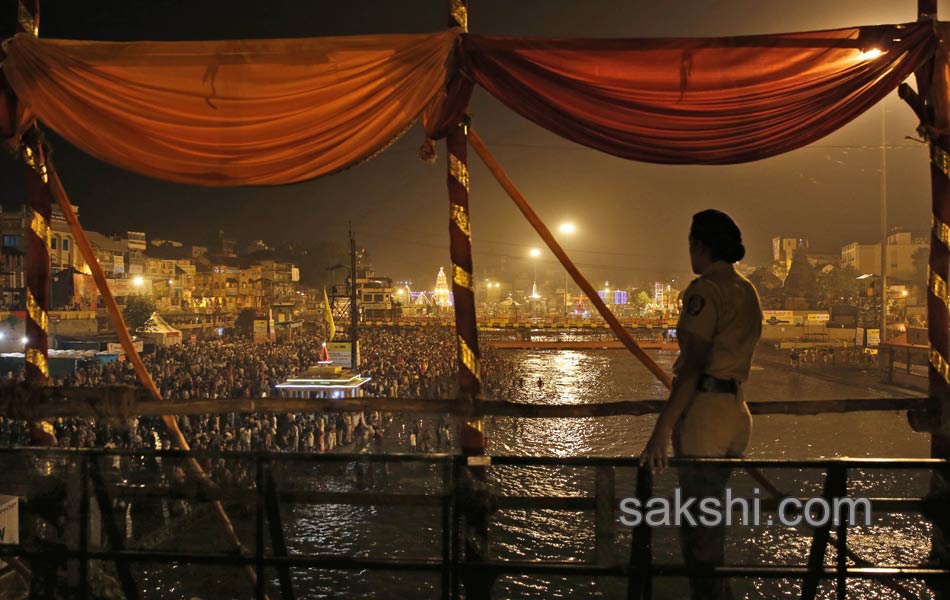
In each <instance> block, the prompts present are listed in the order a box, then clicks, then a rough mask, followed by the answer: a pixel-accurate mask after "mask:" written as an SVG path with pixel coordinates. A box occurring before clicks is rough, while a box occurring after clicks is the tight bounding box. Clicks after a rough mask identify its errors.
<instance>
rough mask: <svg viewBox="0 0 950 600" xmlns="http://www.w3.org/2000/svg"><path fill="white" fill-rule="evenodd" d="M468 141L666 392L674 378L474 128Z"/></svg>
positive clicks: (616, 332) (602, 314)
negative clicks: (572, 256) (571, 254)
mask: <svg viewBox="0 0 950 600" xmlns="http://www.w3.org/2000/svg"><path fill="white" fill-rule="evenodd" d="M468 141H469V143H470V144H471V145H472V148H473V149H474V150H475V153H476V154H478V156H479V158H481V159H482V162H484V163H485V166H487V167H488V170H489V171H491V174H492V175H494V176H495V179H497V180H498V183H499V184H501V187H502V188H504V190H505V191H506V192H508V195H509V196H510V197H511V199H512V200H514V201H515V204H516V205H517V206H518V209H519V210H520V211H521V214H523V215H524V216H525V218H526V219H527V220H528V222H529V223H531V226H532V227H534V230H535V231H537V232H538V235H540V236H541V239H542V240H544V243H545V244H547V246H548V248H550V249H551V252H553V253H554V256H556V257H557V259H558V260H559V261H560V262H561V264H562V265H563V266H564V268H565V269H567V272H568V273H569V274H570V275H571V279H573V280H574V283H576V284H577V285H578V286H579V287H580V288H581V289H582V290H584V293H585V294H586V295H587V297H588V299H590V301H591V303H592V304H593V305H594V306H595V307H596V308H597V312H599V313H600V316H602V317H603V318H604V320H605V321H607V324H608V325H610V329H611V331H613V332H614V334H616V336H617V338H618V339H619V340H620V341H621V342H623V345H624V346H626V347H627V349H628V350H630V352H632V353H633V355H634V356H636V357H637V358H638V359H639V360H640V362H641V363H643V365H644V366H645V367H646V368H647V369H649V370H650V372H651V373H653V374H654V375H655V376H656V378H657V379H659V380H660V382H661V383H663V385H665V386H666V388H667V389H671V388H672V387H673V379H672V378H671V377H670V375H669V373H667V372H666V371H664V370H663V367H661V366H660V365H658V364H657V363H656V361H655V360H653V358H651V357H650V355H648V354H647V353H646V352H644V351H643V348H641V347H640V344H638V343H637V341H636V340H635V339H633V336H632V335H630V332H629V331H627V330H626V328H625V327H624V326H623V324H622V323H620V320H619V319H617V317H616V315H614V313H613V312H611V311H610V309H609V308H607V305H606V304H604V301H603V300H602V299H601V298H600V296H598V295H597V290H595V289H594V286H592V285H591V284H590V282H589V281H587V278H585V277H584V276H583V275H582V274H581V272H580V271H579V270H578V269H577V267H576V266H575V265H574V262H573V261H572V260H571V259H570V257H569V256H568V255H567V253H566V252H564V249H563V248H561V245H560V244H559V243H558V242H557V240H556V239H555V238H554V236H553V235H552V234H551V230H550V229H548V227H547V225H545V224H544V222H543V221H541V218H540V217H538V214H537V213H536V212H534V209H533V208H531V205H530V204H528V200H527V199H526V198H525V197H524V196H523V195H522V194H521V191H520V190H518V188H517V187H515V184H514V183H512V181H511V179H509V178H508V175H507V174H506V173H505V170H504V169H503V168H502V166H501V165H500V164H499V163H498V161H497V160H496V159H495V157H494V156H493V155H492V153H491V152H490V151H489V150H488V147H487V146H485V142H483V141H482V138H481V137H480V136H479V135H478V133H477V132H476V131H475V129H473V128H469V132H468Z"/></svg>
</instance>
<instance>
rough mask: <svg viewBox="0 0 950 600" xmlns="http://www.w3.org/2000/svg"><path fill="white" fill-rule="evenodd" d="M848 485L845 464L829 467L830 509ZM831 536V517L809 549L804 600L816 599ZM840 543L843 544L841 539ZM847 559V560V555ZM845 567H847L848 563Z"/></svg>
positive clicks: (827, 493) (824, 494)
mask: <svg viewBox="0 0 950 600" xmlns="http://www.w3.org/2000/svg"><path fill="white" fill-rule="evenodd" d="M847 486H848V480H847V475H846V469H845V466H844V465H842V464H840V463H836V464H833V465H831V466H830V467H828V475H827V476H826V477H825V489H824V492H822V497H823V498H824V499H825V500H826V501H827V502H828V507H829V510H830V509H831V506H832V501H831V499H832V498H835V497H837V498H843V497H844V496H845V495H846V494H847ZM830 538H831V520H830V519H829V520H828V521H827V522H826V523H825V524H824V525H822V526H821V527H818V528H816V529H815V535H814V537H812V541H811V549H810V550H809V551H808V573H807V574H806V575H805V580H804V581H803V582H802V600H814V598H815V596H816V594H817V593H818V584H819V583H820V582H821V572H822V570H823V569H824V568H825V552H826V549H827V547H828V540H829V539H830ZM838 543H839V545H840V544H841V542H840V540H839V542H838ZM845 560H847V558H846V557H845ZM845 568H847V566H846V565H845ZM839 576H840V575H839ZM843 587H844V586H843V585H842V588H843Z"/></svg>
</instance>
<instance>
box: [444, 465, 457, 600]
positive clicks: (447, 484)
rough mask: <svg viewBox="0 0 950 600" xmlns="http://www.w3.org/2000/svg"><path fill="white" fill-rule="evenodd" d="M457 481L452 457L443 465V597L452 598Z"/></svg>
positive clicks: (447, 599)
mask: <svg viewBox="0 0 950 600" xmlns="http://www.w3.org/2000/svg"><path fill="white" fill-rule="evenodd" d="M454 521H455V481H454V477H453V466H452V459H451V458H449V459H448V460H446V462H445V463H443V465H442V598H444V599H445V600H449V599H450V598H452V595H453V594H452V589H453V587H452V585H453V584H452V580H453V578H454V577H455V576H456V573H455V564H454V561H453V554H454V549H455V548H454V542H455V535H454V531H455V525H454Z"/></svg>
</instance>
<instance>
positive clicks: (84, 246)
mask: <svg viewBox="0 0 950 600" xmlns="http://www.w3.org/2000/svg"><path fill="white" fill-rule="evenodd" d="M48 171H49V188H50V191H51V192H52V194H53V197H54V198H55V199H56V201H57V202H58V203H59V207H60V209H61V210H62V212H63V216H64V217H65V219H66V222H67V223H68V224H69V229H70V232H71V233H72V234H73V239H74V240H75V244H76V245H77V246H78V247H79V251H80V252H81V253H82V257H83V259H84V260H85V261H86V264H88V265H89V268H90V269H91V270H92V277H93V279H94V280H95V282H96V287H98V288H99V293H100V294H101V295H102V299H103V301H104V302H105V305H106V310H107V311H108V313H109V317H110V318H111V319H112V323H113V324H114V325H115V329H116V333H117V334H118V337H119V343H120V344H121V345H122V349H123V350H125V354H126V356H127V357H128V359H129V360H130V361H131V362H132V366H133V368H134V369H135V373H136V374H137V375H138V377H139V380H140V381H141V383H142V385H143V386H145V389H146V390H147V391H148V392H149V394H150V395H151V396H152V397H153V398H154V401H155V402H156V403H157V404H159V403H161V400H162V394H161V392H160V391H159V390H158V387H157V386H156V385H155V381H154V380H153V379H152V376H151V375H150V374H149V372H148V368H147V367H146V366H145V363H144V362H143V361H142V357H141V356H139V353H138V351H137V350H136V349H135V346H134V344H133V343H132V336H131V335H130V334H129V329H128V327H126V325H125V319H123V318H122V312H121V311H120V310H119V305H118V304H117V303H116V301H115V297H114V296H113V295H112V291H111V290H110V289H109V285H108V282H107V281H106V275H105V272H104V271H103V270H102V265H100V264H99V261H98V259H97V258H96V253H95V251H94V250H93V248H92V244H91V243H90V242H89V238H88V236H86V232H85V231H84V230H83V228H82V226H81V225H80V224H79V217H77V216H76V213H75V211H74V210H73V206H72V203H71V202H70V201H69V197H68V196H67V195H66V190H65V189H64V188H63V184H62V181H60V179H59V174H58V173H57V172H56V168H55V167H54V165H53V162H52V161H50V162H49V165H48ZM161 417H162V421H163V422H164V423H165V427H166V428H167V429H168V433H169V435H170V436H171V438H172V441H173V442H174V444H175V445H176V446H177V447H178V448H180V449H181V450H190V447H189V445H188V441H187V440H186V439H185V436H184V434H183V433H182V432H181V429H179V428H178V420H177V419H176V418H175V416H174V415H172V414H168V413H167V412H166V413H162V415H161ZM186 465H187V466H188V468H189V471H190V472H191V475H192V476H193V477H195V478H196V479H197V480H198V481H199V482H200V483H201V484H203V485H213V483H212V482H211V480H210V478H208V476H207V474H206V473H205V472H204V471H203V470H202V468H201V466H200V465H199V464H198V461H196V460H194V459H190V460H188V461H187V462H186ZM213 510H214V513H215V515H216V516H217V518H218V521H219V522H220V523H221V526H222V528H223V529H224V534H225V538H226V539H227V540H228V542H229V543H230V544H231V545H232V546H234V548H235V550H237V551H238V552H242V553H243V551H244V546H243V545H242V544H241V540H240V538H238V535H237V532H236V531H235V529H234V525H232V524H231V519H229V518H228V515H227V513H226V512H225V511H224V506H222V505H221V503H220V502H218V501H215V502H214V504H213ZM243 571H244V573H245V575H246V576H247V577H248V579H249V580H250V582H251V584H252V585H256V583H257V575H256V574H255V572H254V569H253V567H252V566H250V565H245V566H244V567H243Z"/></svg>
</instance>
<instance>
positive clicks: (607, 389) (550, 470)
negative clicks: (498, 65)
mask: <svg viewBox="0 0 950 600" xmlns="http://www.w3.org/2000/svg"><path fill="white" fill-rule="evenodd" d="M509 352H510V357H511V358H512V359H513V362H514V363H515V364H517V365H519V366H518V369H519V372H518V373H512V374H511V377H512V378H513V381H514V380H517V377H519V376H520V377H523V378H524V379H525V380H526V382H529V383H527V384H526V385H525V386H524V387H523V388H522V389H521V390H520V391H519V392H518V395H519V397H516V398H514V400H517V401H521V402H536V403H554V402H559V403H569V402H576V403H591V402H607V401H613V400H619V399H636V398H663V397H664V394H665V390H664V388H663V387H662V385H661V384H659V383H658V382H656V380H655V379H654V378H653V376H652V375H651V374H650V373H649V372H648V371H647V370H646V369H645V368H643V367H642V366H641V365H639V363H637V362H636V360H635V359H634V358H632V357H631V356H630V355H628V354H627V353H625V352H622V351H617V350H602V351H597V350H590V351H568V350H560V351H529V350H524V351H521V350H518V351H509ZM653 356H654V358H655V359H656V360H657V362H659V364H660V365H661V366H663V367H664V368H665V369H667V370H669V369H670V367H671V366H672V361H673V359H674V355H673V354H671V353H663V352H654V353H653ZM539 378H540V379H541V380H542V382H543V385H542V386H541V387H540V388H539V387H538V386H537V384H536V382H537V380H538V379H539ZM868 381H869V378H868V377H863V378H862V377H855V378H854V379H853V380H850V381H848V380H843V378H841V377H830V376H827V375H825V376H821V375H816V374H807V373H803V372H800V371H791V370H789V369H786V368H782V367H780V366H768V365H764V366H763V365H756V366H755V367H754V370H753V373H752V377H751V379H750V381H749V382H748V383H747V384H746V386H745V393H746V398H747V399H749V400H803V399H832V398H856V397H876V396H889V395H895V391H894V390H891V391H885V390H879V389H876V386H872V385H869V383H868ZM654 420H655V416H647V417H609V418H589V419H510V418H497V419H493V420H491V421H489V423H488V436H489V439H490V443H491V448H490V452H491V454H495V455H501V454H516V455H537V456H550V455H553V456H630V455H636V454H638V453H639V452H640V450H641V449H642V448H643V446H644V444H645V443H646V440H647V439H648V437H649V435H650V432H651V430H652V426H653V422H654ZM433 421H434V418H433ZM407 427H411V422H410V421H409V420H407V419H401V418H399V417H397V418H396V420H395V421H394V422H393V423H392V424H391V425H390V426H389V428H388V430H387V440H386V444H387V445H390V446H391V447H393V448H396V447H399V448H403V447H404V446H401V445H400V446H397V444H398V443H400V442H401V439H402V436H403V435H405V431H406V430H407ZM928 444H929V439H928V436H927V435H925V434H920V433H915V432H913V431H912V430H911V429H910V427H909V426H908V425H907V421H906V416H905V414H904V413H902V412H898V411H893V412H868V413H850V414H844V415H823V416H808V417H801V416H756V417H755V418H754V431H753V436H752V442H751V446H750V448H749V450H748V452H747V455H748V456H750V457H763V458H789V459H792V458H821V457H833V456H848V457H921V458H922V457H927V456H928V453H929V446H928ZM490 472H491V486H492V488H493V490H494V491H496V492H498V493H502V494H506V495H526V496H527V495H535V496H539V495H562V496H585V495H586V496H589V495H592V493H593V481H594V473H593V470H592V469H581V468H578V469H568V468H563V467H557V468H554V467H518V468H515V467H492V468H491V469H490ZM278 475H279V478H280V479H281V481H280V485H297V486H303V487H307V488H310V489H322V490H333V491H351V490H353V489H354V482H353V479H352V478H351V477H350V476H349V475H348V474H347V473H346V472H345V471H341V469H339V468H336V469H326V468H322V467H294V468H293V469H288V470H285V471H282V472H280V473H279V474H278ZM375 475H376V476H375V477H373V479H372V483H371V488H372V489H373V490H378V491H382V492H389V493H423V492H427V493H434V492H436V491H437V490H438V489H439V485H440V484H439V473H438V472H437V470H436V469H434V468H429V467H426V466H422V465H392V466H391V467H390V468H389V473H388V474H382V473H379V472H377V473H375ZM767 475H768V476H769V477H770V478H771V479H772V480H773V481H774V482H775V483H776V484H777V485H778V486H779V488H780V489H783V490H787V491H790V492H791V493H794V494H795V495H799V496H815V495H820V494H821V488H822V484H823V481H824V477H823V474H822V473H820V472H818V471H803V470H794V471H778V470H774V471H770V472H767ZM633 480H634V473H633V470H632V469H629V470H624V469H619V470H618V471H617V485H618V496H619V497H624V496H627V495H632V494H633V491H634V486H633ZM927 482H928V477H927V475H926V474H925V473H922V472H902V473H897V472H888V471H885V472H874V473H854V474H852V476H851V478H850V480H849V487H848V491H849V495H851V496H869V497H884V496H915V495H916V496H919V495H922V494H924V493H925V492H926V489H927ZM675 483H676V474H675V473H674V472H667V473H665V474H662V475H660V476H659V477H658V479H657V482H656V484H655V494H657V495H666V494H671V493H672V489H673V487H674V486H675ZM730 485H731V486H732V487H733V489H734V490H736V495H744V496H746V497H752V495H753V494H754V492H753V490H754V488H756V487H757V486H756V484H755V483H754V482H753V481H752V480H751V479H750V478H749V476H748V475H746V474H744V473H740V472H737V473H736V474H734V475H733V478H732V480H731V482H730ZM235 518H236V521H237V524H238V529H239V532H240V533H241V535H242V536H243V537H245V538H246V539H248V540H250V539H253V512H252V511H248V512H246V513H245V514H244V515H243V516H241V514H240V513H239V514H238V516H236V517H235ZM283 519H284V523H285V531H286V535H287V537H288V540H287V541H288V546H289V549H290V551H291V552H307V553H319V554H336V555H348V556H361V557H373V558H381V557H425V556H430V557H435V556H438V555H439V551H440V550H439V549H440V540H441V537H440V536H441V528H440V520H439V515H438V512H437V511H436V510H432V509H428V508H405V507H358V506H343V505H330V506H292V507H285V508H284V509H283ZM214 527H215V525H214V524H207V525H204V524H202V525H200V526H199V527H196V528H195V530H194V531H190V532H185V536H184V539H185V541H184V545H185V546H194V548H195V549H197V547H201V548H202V549H204V550H207V549H208V548H207V541H208V539H209V535H211V530H212V529H211V528H214ZM728 535H729V540H728V561H729V562H730V563H732V564H747V565H759V566H761V565H765V564H772V565H792V564H804V563H805V562H807V556H808V550H809V544H810V541H811V535H810V532H809V531H808V530H807V529H804V528H802V529H794V528H783V527H779V526H774V527H758V528H746V527H739V526H735V527H732V528H729V534H728ZM491 540H492V546H491V549H492V553H493V555H494V556H495V557H496V558H499V559H541V558H543V559H556V560H572V561H586V560H592V559H593V557H594V523H593V515H592V513H591V512H585V513H577V512H565V511H516V510H504V511H499V512H498V513H496V514H495V515H494V517H493V519H492V523H491ZM848 544H849V547H850V548H851V549H852V550H853V551H854V552H855V553H857V554H858V555H861V556H864V557H868V558H869V559H871V560H873V561H875V562H876V563H878V564H884V565H897V564H917V563H920V562H922V561H924V560H925V559H926V557H927V553H928V550H929V545H930V527H929V525H928V524H927V523H926V522H924V521H923V520H922V519H921V518H920V517H919V516H917V515H912V514H907V515H881V514H875V515H874V517H873V520H872V524H871V525H870V526H869V527H857V528H855V529H852V530H850V531H849V535H848ZM179 547H180V546H179ZM629 547H630V532H629V530H627V529H625V528H624V527H622V526H620V525H619V523H618V525H617V528H616V539H615V544H614V547H613V548H612V552H613V557H614V558H615V559H616V560H618V561H625V560H626V559H627V557H628V556H629ZM187 549H192V548H190V547H189V548H187ZM654 557H655V561H656V562H658V563H666V564H671V563H679V561H680V552H679V546H678V538H677V532H676V530H675V529H672V528H658V529H656V530H655V531H654ZM826 560H827V561H828V562H827V564H833V563H832V562H831V561H833V560H834V551H833V549H829V552H828V557H827V559H826ZM143 578H144V579H145V581H143V585H144V586H145V587H146V588H150V587H151V588H152V589H154V590H155V592H154V595H150V596H149V597H156V598H178V597H181V598H189V597H191V596H192V595H194V596H200V597H202V598H232V597H233V598H238V597H249V593H250V592H249V590H248V588H247V585H246V582H245V581H244V580H243V579H242V578H241V577H240V576H239V575H238V574H237V573H236V572H234V571H233V570H232V571H229V572H227V576H224V575H222V572H221V571H220V570H217V569H208V570H207V571H202V569H200V568H194V567H170V568H168V569H163V570H161V571H158V572H156V571H151V572H150V573H149V574H148V575H144V574H143ZM160 581H161V583H160ZM271 583H272V584H273V585H276V581H274V580H273V578H272V582H271ZM294 584H295V586H296V592H297V596H298V597H299V598H381V599H382V598H437V597H439V591H440V588H439V576H438V574H437V573H435V574H431V575H430V574H406V573H380V572H338V571H325V570H324V571H319V570H315V569H309V570H301V571H300V572H295V573H294ZM733 585H734V590H735V593H736V597H737V598H748V599H760V598H761V599H768V598H786V597H787V598H793V597H796V596H797V595H798V594H800V587H799V584H798V583H797V582H794V581H777V580H764V579H752V580H736V581H735V582H734V584H733ZM907 585H908V589H909V590H910V591H911V595H912V596H916V597H920V598H929V597H932V596H931V595H930V593H929V591H928V590H927V588H926V586H924V585H923V584H922V583H920V582H908V584H907ZM686 589H687V588H686V582H685V581H683V580H680V579H672V578H667V579H658V580H657V581H656V583H655V586H654V597H655V598H657V599H680V598H685V597H687V592H686ZM276 590H277V588H276V587H274V588H273V589H272V593H273V595H276V596H279V594H276ZM833 592H834V588H833V585H832V584H831V583H830V582H829V583H825V584H823V587H822V588H821V592H820V594H819V597H822V598H832V597H833ZM494 594H495V597H496V598H505V599H513V598H531V599H542V598H544V599H548V598H623V597H625V594H626V588H625V583H624V582H623V581H621V580H615V579H610V578H603V579H601V580H597V581H594V580H591V579H589V578H543V577H520V576H511V577H502V578H500V579H499V580H498V581H497V582H496V584H495V587H494ZM272 597H273V596H272ZM849 597H854V598H871V599H884V598H897V597H899V596H898V595H896V593H895V592H893V591H889V590H887V589H886V588H884V587H881V586H880V585H879V584H875V583H873V582H866V581H860V580H851V581H849Z"/></svg>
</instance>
